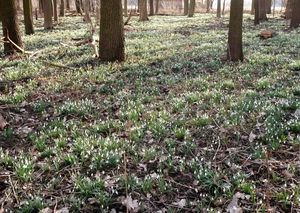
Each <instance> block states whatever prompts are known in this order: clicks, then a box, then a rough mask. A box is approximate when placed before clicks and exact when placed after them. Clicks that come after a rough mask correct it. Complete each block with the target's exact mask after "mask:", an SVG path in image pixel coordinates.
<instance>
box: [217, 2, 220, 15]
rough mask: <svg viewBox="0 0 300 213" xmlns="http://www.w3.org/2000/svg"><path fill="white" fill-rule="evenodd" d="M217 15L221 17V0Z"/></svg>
mask: <svg viewBox="0 0 300 213" xmlns="http://www.w3.org/2000/svg"><path fill="white" fill-rule="evenodd" d="M217 17H218V18H221V0H218V3H217Z"/></svg>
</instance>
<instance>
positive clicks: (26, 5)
mask: <svg viewBox="0 0 300 213" xmlns="http://www.w3.org/2000/svg"><path fill="white" fill-rule="evenodd" d="M23 11H24V23H25V34H26V35H31V34H34V29H33V18H32V2H31V0H23Z"/></svg>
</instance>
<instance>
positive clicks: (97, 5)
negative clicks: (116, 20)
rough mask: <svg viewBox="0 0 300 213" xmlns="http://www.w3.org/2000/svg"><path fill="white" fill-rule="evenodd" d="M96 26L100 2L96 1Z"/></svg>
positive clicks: (98, 19)
mask: <svg viewBox="0 0 300 213" xmlns="http://www.w3.org/2000/svg"><path fill="white" fill-rule="evenodd" d="M96 24H97V25H99V24H100V2H99V0H97V2H96Z"/></svg>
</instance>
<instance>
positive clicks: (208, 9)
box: [206, 0, 210, 13]
mask: <svg viewBox="0 0 300 213" xmlns="http://www.w3.org/2000/svg"><path fill="white" fill-rule="evenodd" d="M206 12H207V13H209V12H210V0H206Z"/></svg>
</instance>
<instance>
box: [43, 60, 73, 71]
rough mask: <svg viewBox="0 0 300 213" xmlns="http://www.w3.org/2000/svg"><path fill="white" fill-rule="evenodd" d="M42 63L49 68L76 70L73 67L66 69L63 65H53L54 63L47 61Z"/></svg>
mask: <svg viewBox="0 0 300 213" xmlns="http://www.w3.org/2000/svg"><path fill="white" fill-rule="evenodd" d="M42 62H43V63H45V64H47V65H49V66H53V67H58V68H62V69H68V70H76V68H74V67H68V66H65V65H61V64H55V63H52V62H48V61H42Z"/></svg>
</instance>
